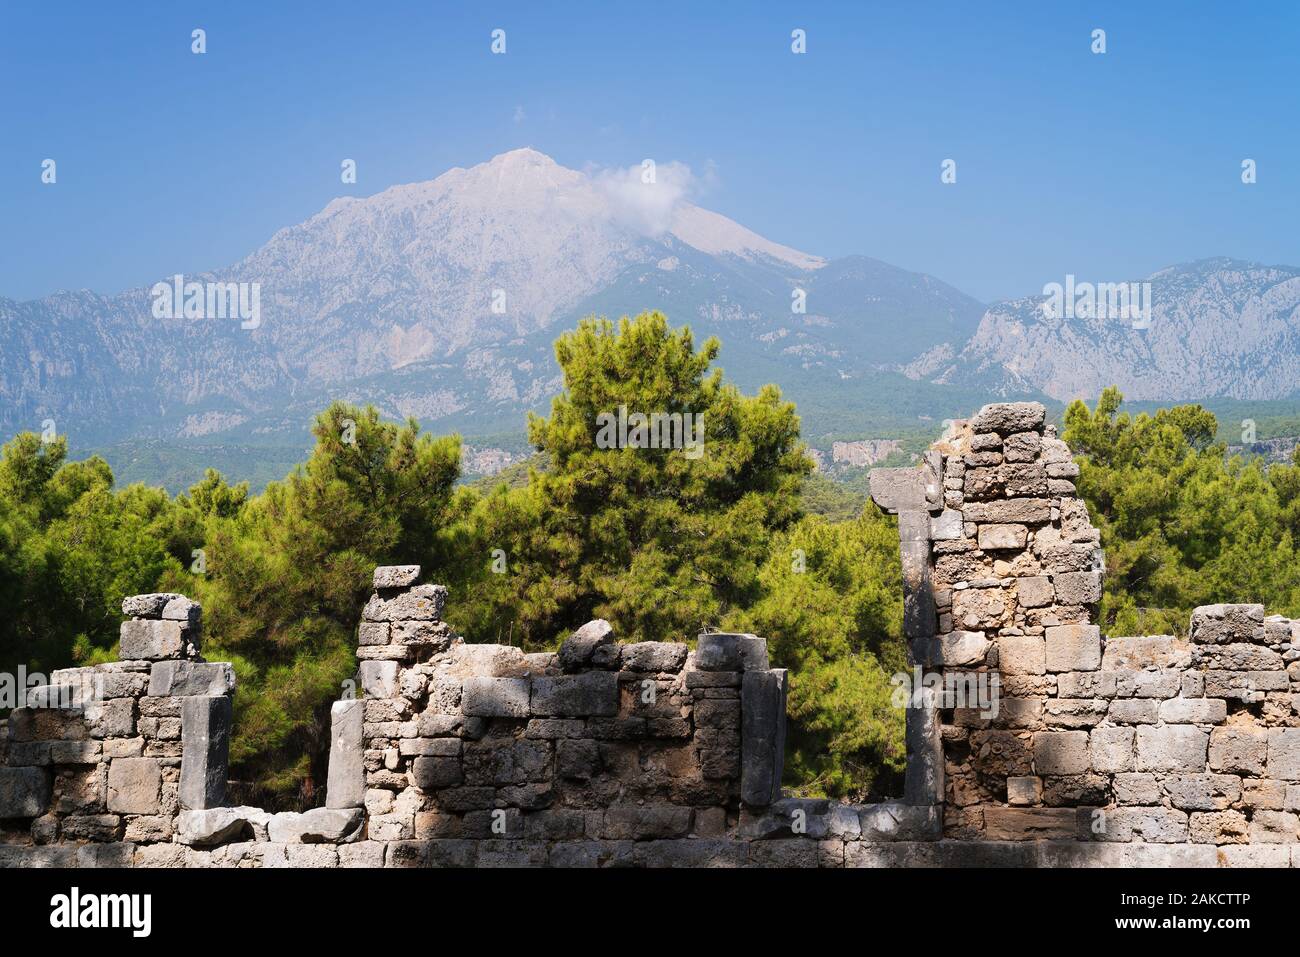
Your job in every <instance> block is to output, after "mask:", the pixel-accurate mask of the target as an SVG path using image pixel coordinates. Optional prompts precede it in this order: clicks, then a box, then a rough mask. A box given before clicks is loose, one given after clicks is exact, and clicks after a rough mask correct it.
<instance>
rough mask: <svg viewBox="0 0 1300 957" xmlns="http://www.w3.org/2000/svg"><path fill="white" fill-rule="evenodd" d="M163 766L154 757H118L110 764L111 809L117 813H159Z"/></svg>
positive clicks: (109, 807)
mask: <svg viewBox="0 0 1300 957" xmlns="http://www.w3.org/2000/svg"><path fill="white" fill-rule="evenodd" d="M161 793H162V766H161V765H160V764H159V763H158V761H157V760H156V759H155V758H117V759H115V760H114V761H112V762H111V763H110V764H109V766H108V809H109V810H110V811H113V812H115V813H118V814H157V813H158V811H159V799H160V796H161Z"/></svg>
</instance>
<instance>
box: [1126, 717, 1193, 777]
mask: <svg viewBox="0 0 1300 957" xmlns="http://www.w3.org/2000/svg"><path fill="white" fill-rule="evenodd" d="M1208 744H1209V735H1207V734H1206V733H1205V732H1204V731H1201V730H1198V729H1197V728H1194V727H1189V726H1186V725H1166V726H1159V727H1151V726H1143V727H1140V728H1138V729H1137V762H1136V765H1135V770H1138V771H1203V770H1205V752H1206V747H1207V745H1208Z"/></svg>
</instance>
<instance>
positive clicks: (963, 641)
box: [929, 631, 992, 668]
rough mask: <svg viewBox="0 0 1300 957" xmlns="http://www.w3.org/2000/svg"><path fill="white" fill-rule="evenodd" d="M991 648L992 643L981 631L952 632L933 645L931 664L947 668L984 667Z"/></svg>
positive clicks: (935, 641) (936, 640)
mask: <svg viewBox="0 0 1300 957" xmlns="http://www.w3.org/2000/svg"><path fill="white" fill-rule="evenodd" d="M990 647H992V642H990V641H989V640H988V639H987V638H985V637H984V633H983V632H981V631H951V632H948V633H947V634H944V635H939V636H938V637H936V638H935V639H934V641H933V642H932V643H931V653H930V661H929V664H930V665H932V666H934V667H947V668H966V667H971V666H974V665H982V664H983V663H984V659H985V657H986V656H987V655H988V650H989V648H990Z"/></svg>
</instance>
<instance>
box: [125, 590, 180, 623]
mask: <svg viewBox="0 0 1300 957" xmlns="http://www.w3.org/2000/svg"><path fill="white" fill-rule="evenodd" d="M184 597H185V596H184V595H178V594H176V593H175V592H156V593H154V594H150V595H131V596H130V597H128V598H123V599H122V614H124V615H126V616H127V617H129V618H161V617H162V612H163V609H164V608H166V607H167V603H168V602H169V601H172V600H173V599H175V598H184Z"/></svg>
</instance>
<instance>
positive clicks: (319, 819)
mask: <svg viewBox="0 0 1300 957" xmlns="http://www.w3.org/2000/svg"><path fill="white" fill-rule="evenodd" d="M361 820H362V811H361V808H326V807H317V808H312V809H311V810H309V811H304V812H302V813H301V814H299V813H296V812H294V811H284V812H281V813H279V814H272V815H271V816H270V819H269V820H268V821H267V825H266V830H267V837H268V838H269V839H270V840H271V841H273V842H274V843H276V844H341V843H343V842H345V841H347V840H349V839H352V838H355V837H357V836H358V835H359V833H360V830H361Z"/></svg>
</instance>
